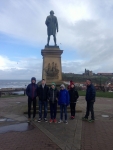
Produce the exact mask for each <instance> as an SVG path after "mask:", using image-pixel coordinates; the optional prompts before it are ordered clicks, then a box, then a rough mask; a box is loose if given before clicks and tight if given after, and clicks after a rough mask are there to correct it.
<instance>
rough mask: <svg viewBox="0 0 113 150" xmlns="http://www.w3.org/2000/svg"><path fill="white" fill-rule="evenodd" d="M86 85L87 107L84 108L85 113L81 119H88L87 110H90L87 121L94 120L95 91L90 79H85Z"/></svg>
mask: <svg viewBox="0 0 113 150" xmlns="http://www.w3.org/2000/svg"><path fill="white" fill-rule="evenodd" d="M86 85H87V90H86V97H85V98H86V101H87V108H86V115H85V117H83V118H82V119H83V120H88V116H89V112H91V119H90V120H88V121H89V122H94V120H95V118H94V108H93V106H94V102H95V96H96V91H95V87H94V86H93V84H92V83H91V80H90V79H87V80H86Z"/></svg>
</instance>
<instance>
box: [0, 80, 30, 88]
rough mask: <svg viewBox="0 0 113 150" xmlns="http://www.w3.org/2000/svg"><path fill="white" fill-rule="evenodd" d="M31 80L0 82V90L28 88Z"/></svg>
mask: <svg viewBox="0 0 113 150" xmlns="http://www.w3.org/2000/svg"><path fill="white" fill-rule="evenodd" d="M30 83H31V80H0V89H2V88H26V87H27V85H28V84H30Z"/></svg>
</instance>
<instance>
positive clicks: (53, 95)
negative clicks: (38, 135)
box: [48, 83, 59, 123]
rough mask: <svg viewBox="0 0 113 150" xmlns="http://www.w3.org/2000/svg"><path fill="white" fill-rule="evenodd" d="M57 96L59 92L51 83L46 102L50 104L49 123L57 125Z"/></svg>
mask: <svg viewBox="0 0 113 150" xmlns="http://www.w3.org/2000/svg"><path fill="white" fill-rule="evenodd" d="M58 96H59V91H58V90H57V88H56V84H55V83H52V85H51V88H50V90H49V93H48V100H49V104H50V116H51V119H50V121H49V123H52V122H54V123H57V120H56V113H57V102H58Z"/></svg>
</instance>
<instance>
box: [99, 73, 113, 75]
mask: <svg viewBox="0 0 113 150" xmlns="http://www.w3.org/2000/svg"><path fill="white" fill-rule="evenodd" d="M97 75H102V76H113V73H97Z"/></svg>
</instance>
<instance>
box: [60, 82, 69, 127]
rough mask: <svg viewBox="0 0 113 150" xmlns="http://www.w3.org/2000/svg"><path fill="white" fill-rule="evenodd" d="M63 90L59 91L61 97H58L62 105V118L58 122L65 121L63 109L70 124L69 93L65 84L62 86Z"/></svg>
mask: <svg viewBox="0 0 113 150" xmlns="http://www.w3.org/2000/svg"><path fill="white" fill-rule="evenodd" d="M60 88H61V90H60V93H59V99H58V104H59V105H60V120H59V122H58V123H61V122H63V111H64V114H65V121H64V122H65V123H66V124H68V122H67V106H68V105H69V93H68V91H67V90H66V89H65V86H64V84H62V85H61V86H60Z"/></svg>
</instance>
